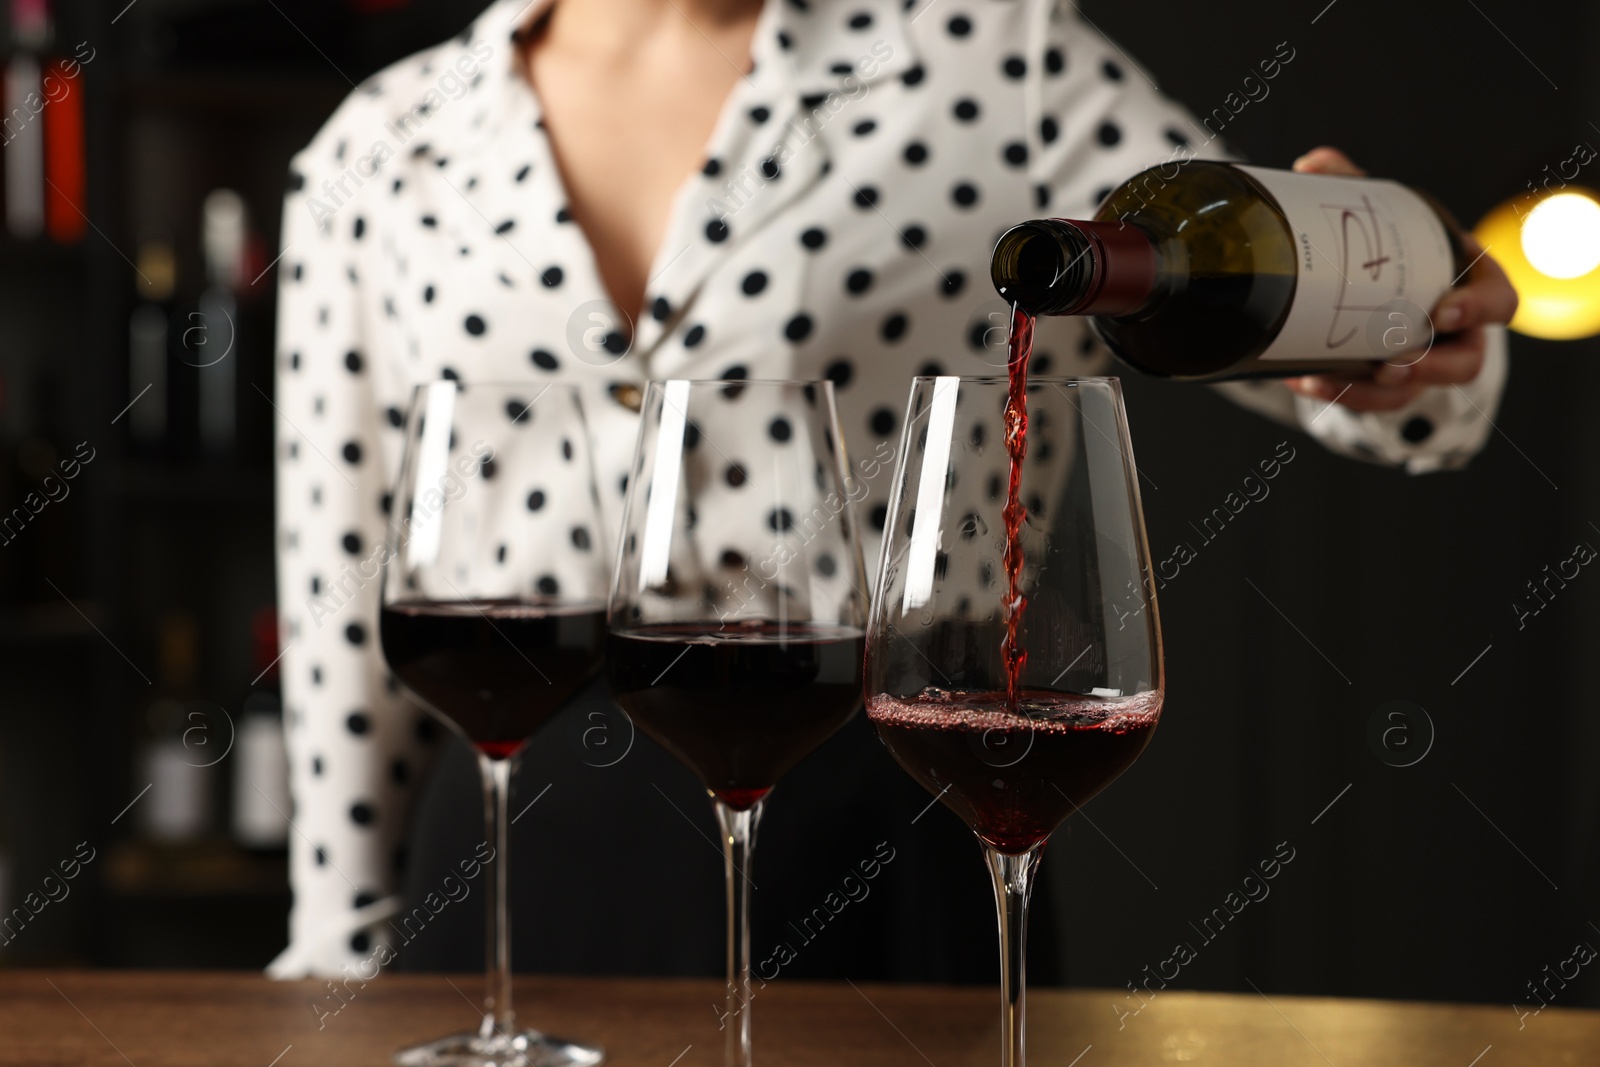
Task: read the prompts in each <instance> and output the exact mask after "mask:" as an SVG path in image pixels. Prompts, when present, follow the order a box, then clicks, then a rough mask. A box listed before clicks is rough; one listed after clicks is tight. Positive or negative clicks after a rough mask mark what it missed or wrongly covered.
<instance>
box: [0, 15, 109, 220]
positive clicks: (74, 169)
mask: <svg viewBox="0 0 1600 1067" xmlns="http://www.w3.org/2000/svg"><path fill="white" fill-rule="evenodd" d="M8 30H9V37H10V45H11V50H10V57H9V59H8V60H7V62H6V67H5V76H4V79H3V93H0V100H3V103H4V107H5V113H4V118H5V123H4V130H3V134H0V137H3V139H4V148H5V168H4V171H5V217H6V229H7V231H8V232H9V233H10V235H11V236H12V237H15V238H18V239H21V240H32V239H35V238H38V237H40V236H42V235H45V234H48V235H49V237H50V239H51V240H53V241H56V242H57V243H60V244H74V243H76V242H77V241H80V240H82V238H83V235H84V233H85V231H86V229H87V227H88V221H87V218H86V216H85V213H84V210H83V203H84V200H85V195H86V190H87V185H88V177H87V167H86V164H85V149H84V145H85V129H84V106H83V91H82V90H83V77H82V73H83V62H82V61H83V60H84V59H85V57H92V55H93V49H92V48H91V47H89V46H88V45H87V42H84V44H83V45H81V46H80V47H79V48H78V49H75V50H74V53H73V54H72V55H71V56H64V55H61V54H59V51H58V48H57V44H56V41H55V26H54V22H53V20H52V19H51V15H50V6H49V4H48V3H47V0H11V3H10V23H9V26H8ZM86 48H87V49H88V50H87V52H85V51H84V49H86Z"/></svg>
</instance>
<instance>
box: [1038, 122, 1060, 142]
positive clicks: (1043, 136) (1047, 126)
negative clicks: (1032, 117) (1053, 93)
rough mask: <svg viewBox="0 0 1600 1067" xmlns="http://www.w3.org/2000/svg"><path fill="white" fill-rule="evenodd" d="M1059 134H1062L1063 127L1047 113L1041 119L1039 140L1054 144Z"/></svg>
mask: <svg viewBox="0 0 1600 1067" xmlns="http://www.w3.org/2000/svg"><path fill="white" fill-rule="evenodd" d="M1059 136H1061V127H1060V126H1059V125H1057V124H1056V120H1055V119H1054V118H1052V117H1051V116H1049V115H1046V116H1045V117H1044V118H1042V119H1040V120H1039V140H1041V141H1043V142H1044V143H1045V144H1052V143H1054V142H1055V139H1056V138H1057V137H1059Z"/></svg>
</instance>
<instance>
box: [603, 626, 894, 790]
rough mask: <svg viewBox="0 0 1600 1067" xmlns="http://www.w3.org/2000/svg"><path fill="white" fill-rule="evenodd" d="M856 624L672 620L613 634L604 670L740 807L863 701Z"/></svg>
mask: <svg viewBox="0 0 1600 1067" xmlns="http://www.w3.org/2000/svg"><path fill="white" fill-rule="evenodd" d="M865 644H866V638H865V635H864V634H863V632H862V631H861V630H860V629H859V628H852V627H840V626H810V625H803V624H802V625H790V626H779V625H778V624H777V623H775V622H771V621H759V622H752V623H748V624H730V625H729V626H728V627H727V630H726V632H724V633H715V632H712V633H708V632H707V631H706V628H705V626H704V624H694V625H674V624H671V623H667V624H658V625H653V626H642V627H639V628H637V629H632V630H621V631H616V632H613V633H612V635H611V638H610V641H609V647H608V648H607V650H606V664H607V667H606V672H607V678H608V680H609V681H610V683H611V688H612V691H613V693H614V694H615V696H616V700H617V703H619V704H621V705H622V707H623V709H624V710H625V711H627V713H628V714H629V715H630V716H631V717H632V718H633V721H634V722H635V723H636V724H638V726H639V727H640V728H641V729H642V730H644V732H645V733H647V734H649V735H650V736H651V737H653V738H655V740H656V741H657V742H659V743H660V744H661V746H662V747H664V748H665V749H667V751H669V752H671V753H672V754H673V755H674V756H677V757H678V759H680V760H682V761H683V762H684V763H685V764H687V765H688V766H689V768H690V769H691V770H693V771H694V772H695V774H697V775H698V776H699V777H700V780H701V782H703V783H704V784H705V787H706V788H707V789H708V790H710V791H711V792H712V793H713V794H715V795H716V797H717V798H718V799H720V800H721V801H722V802H723V803H725V804H727V805H728V806H729V807H730V808H732V809H734V810H735V811H743V810H745V809H747V808H749V807H751V806H752V805H754V804H755V803H756V802H757V801H759V800H760V799H761V798H762V797H764V796H766V795H767V793H768V792H769V791H770V790H771V789H772V787H773V786H774V785H775V784H777V781H778V779H779V778H780V777H782V776H783V774H784V772H785V771H787V770H788V769H789V768H790V767H793V766H794V765H795V764H796V763H799V762H800V760H801V759H803V758H804V757H805V756H806V755H807V754H808V753H810V752H811V750H812V749H814V748H816V747H817V746H818V745H820V744H821V743H822V742H823V741H824V740H826V739H827V738H828V737H830V736H831V735H832V734H833V733H834V731H836V730H838V729H839V727H841V726H843V725H844V724H845V723H846V722H847V721H848V720H849V718H850V716H851V715H853V714H854V713H855V711H856V709H857V708H858V707H860V706H861V656H862V651H863V649H864V647H865Z"/></svg>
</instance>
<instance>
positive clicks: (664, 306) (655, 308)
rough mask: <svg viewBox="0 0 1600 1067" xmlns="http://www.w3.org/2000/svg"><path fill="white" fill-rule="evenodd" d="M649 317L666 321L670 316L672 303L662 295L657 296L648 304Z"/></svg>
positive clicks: (658, 320)
mask: <svg viewBox="0 0 1600 1067" xmlns="http://www.w3.org/2000/svg"><path fill="white" fill-rule="evenodd" d="M650 317H651V318H652V319H655V320H656V321H657V322H666V321H667V320H668V319H670V318H671V317H672V304H671V303H669V302H668V301H667V298H666V297H664V296H658V297H656V298H655V300H654V301H653V302H652V303H651V304H650Z"/></svg>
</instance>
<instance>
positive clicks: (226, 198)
mask: <svg viewBox="0 0 1600 1067" xmlns="http://www.w3.org/2000/svg"><path fill="white" fill-rule="evenodd" d="M246 221H247V218H246V213H245V205H244V198H243V197H241V196H240V195H239V194H238V193H236V192H234V191H233V190H232V189H215V190H213V191H212V192H211V193H210V194H209V195H208V196H207V197H206V199H205V206H204V208H203V209H202V216H201V242H202V244H203V245H204V252H205V263H206V288H205V291H204V292H202V293H201V294H200V312H199V314H200V320H199V326H200V330H199V332H198V333H195V332H194V331H190V332H189V338H190V343H188V344H186V345H185V347H186V348H187V350H188V352H189V354H190V359H191V361H192V362H193V363H194V364H195V366H197V367H198V368H199V370H200V451H201V452H202V453H203V454H204V455H205V456H206V457H207V458H209V459H226V458H228V457H229V456H231V455H232V454H233V449H234V443H235V439H236V436H237V430H238V410H237V404H238V397H237V395H236V392H237V388H238V378H237V368H238V365H239V358H240V356H239V352H238V351H237V348H238V343H239V335H240V330H239V300H238V293H239V290H240V289H241V288H242V287H243V285H244V281H245V279H244V264H245V247H246V238H245V227H246Z"/></svg>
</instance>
